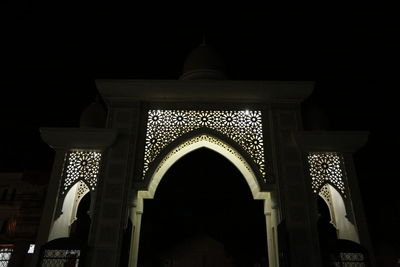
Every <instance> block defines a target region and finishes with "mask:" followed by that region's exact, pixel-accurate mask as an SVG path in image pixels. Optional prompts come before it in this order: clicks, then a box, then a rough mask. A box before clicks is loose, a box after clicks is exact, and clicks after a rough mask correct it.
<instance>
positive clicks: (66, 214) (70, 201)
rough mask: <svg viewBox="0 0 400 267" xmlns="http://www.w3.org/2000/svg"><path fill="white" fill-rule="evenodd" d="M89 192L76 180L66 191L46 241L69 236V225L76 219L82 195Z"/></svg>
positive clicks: (82, 183) (85, 186)
mask: <svg viewBox="0 0 400 267" xmlns="http://www.w3.org/2000/svg"><path fill="white" fill-rule="evenodd" d="M89 192H90V189H89V188H88V187H87V185H86V184H85V183H84V182H83V181H78V182H76V183H75V184H74V185H73V186H72V187H71V188H70V189H69V190H68V192H67V194H66V195H65V198H64V199H63V205H62V210H61V212H62V213H61V215H60V216H59V217H58V218H57V219H56V220H55V221H54V223H53V225H52V227H51V230H50V234H49V239H48V241H51V240H54V239H57V238H62V237H69V235H70V226H71V225H72V224H73V223H74V221H75V220H76V219H77V218H76V214H77V211H78V207H79V204H80V202H81V200H82V199H83V197H84V196H85V195H86V194H87V193H89Z"/></svg>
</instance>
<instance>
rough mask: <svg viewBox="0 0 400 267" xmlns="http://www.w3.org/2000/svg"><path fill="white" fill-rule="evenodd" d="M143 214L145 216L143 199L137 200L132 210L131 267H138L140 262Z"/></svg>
mask: <svg viewBox="0 0 400 267" xmlns="http://www.w3.org/2000/svg"><path fill="white" fill-rule="evenodd" d="M142 214H143V199H142V198H139V199H136V200H135V203H134V205H133V207H132V208H131V219H132V238H131V249H130V253H129V267H136V266H137V262H138V255H139V241H140V227H141V224H142Z"/></svg>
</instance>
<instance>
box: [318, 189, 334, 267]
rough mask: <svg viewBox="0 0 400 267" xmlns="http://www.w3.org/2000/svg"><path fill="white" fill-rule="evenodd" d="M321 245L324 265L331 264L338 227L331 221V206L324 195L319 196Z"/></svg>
mask: <svg viewBox="0 0 400 267" xmlns="http://www.w3.org/2000/svg"><path fill="white" fill-rule="evenodd" d="M317 208H318V222H317V229H318V235H319V245H320V250H321V258H322V263H323V266H330V265H329V264H330V263H329V255H330V253H331V250H332V249H333V248H334V246H335V242H336V241H337V235H336V228H335V227H334V226H333V225H332V223H331V215H330V212H329V207H328V205H327V204H326V202H325V200H323V199H322V197H320V196H318V197H317Z"/></svg>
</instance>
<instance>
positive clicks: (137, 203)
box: [129, 134, 278, 266]
mask: <svg viewBox="0 0 400 267" xmlns="http://www.w3.org/2000/svg"><path fill="white" fill-rule="evenodd" d="M201 148H207V150H209V151H212V152H216V153H218V154H220V155H222V156H223V157H224V158H225V160H228V162H230V163H231V164H233V165H234V166H235V167H236V168H234V169H236V171H239V173H240V174H241V178H242V182H244V181H245V182H244V184H247V188H248V189H249V192H250V195H251V198H250V199H252V200H253V202H254V200H261V203H262V205H263V212H264V216H265V218H264V227H265V228H264V229H266V231H265V232H266V236H265V234H264V235H263V237H264V240H266V241H267V244H268V245H267V249H268V251H266V252H265V259H268V261H269V266H278V262H277V258H278V251H277V247H278V245H277V240H278V238H277V232H276V229H277V210H276V208H275V207H276V206H275V205H274V209H272V204H271V195H270V192H263V191H261V189H260V186H259V184H258V180H257V177H256V175H255V172H254V171H253V169H252V167H251V166H250V165H249V164H248V163H247V161H246V160H245V159H244V158H243V157H242V156H241V155H240V153H238V152H237V151H236V150H235V149H234V148H232V147H231V146H229V145H228V144H227V143H225V142H223V141H221V140H220V139H218V138H215V137H214V136H210V135H207V134H202V135H198V136H195V137H193V138H191V139H189V140H187V141H183V142H182V143H181V144H180V145H178V146H177V147H175V148H174V149H171V150H170V152H169V153H168V154H166V156H165V157H164V158H163V159H162V160H161V161H160V163H159V165H158V166H157V168H155V170H154V171H153V173H152V176H151V179H150V182H149V184H148V187H147V188H146V189H145V190H139V191H138V192H137V193H136V195H135V198H134V202H133V205H132V206H133V207H132V209H131V211H130V218H131V220H132V223H133V230H132V236H133V238H132V240H131V252H130V259H129V266H137V259H138V251H139V237H140V234H141V230H140V229H141V221H142V214H143V211H144V200H145V199H154V196H155V195H156V190H157V188H158V186H159V185H160V183H161V180H162V179H163V178H164V176H165V175H166V173H167V171H168V170H169V169H170V168H171V167H172V166H173V165H174V164H175V163H176V162H178V161H179V160H180V159H181V158H182V157H183V156H185V155H187V154H189V153H190V152H193V151H196V150H199V149H201ZM243 178H244V180H243ZM210 187H211V188H212V184H210ZM214 189H216V188H214ZM216 190H217V191H218V192H217V195H223V194H224V192H225V191H226V190H224V189H219V190H218V189H216ZM186 193H190V190H187V191H186ZM177 196H178V197H179V198H180V200H181V201H182V202H185V199H184V198H183V197H182V195H179V194H177ZM237 212H238V216H242V215H241V212H242V211H237Z"/></svg>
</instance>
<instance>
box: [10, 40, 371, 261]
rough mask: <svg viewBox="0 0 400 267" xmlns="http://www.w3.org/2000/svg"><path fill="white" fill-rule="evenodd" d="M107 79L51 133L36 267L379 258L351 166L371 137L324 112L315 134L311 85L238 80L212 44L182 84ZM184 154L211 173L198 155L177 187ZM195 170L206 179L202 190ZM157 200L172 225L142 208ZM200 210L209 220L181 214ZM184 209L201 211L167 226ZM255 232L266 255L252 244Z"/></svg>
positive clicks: (198, 53) (193, 58)
mask: <svg viewBox="0 0 400 267" xmlns="http://www.w3.org/2000/svg"><path fill="white" fill-rule="evenodd" d="M96 86H97V89H98V97H97V98H96V100H95V101H94V102H93V103H92V104H91V105H90V106H88V108H87V109H85V110H84V112H83V113H82V116H81V119H80V128H41V136H42V138H43V140H44V141H45V142H46V143H47V144H48V145H49V146H50V147H52V148H53V149H54V150H55V152H56V154H55V159H54V165H53V170H52V173H51V177H50V181H49V184H48V188H47V195H46V201H45V203H44V206H43V212H42V215H41V220H40V226H39V229H38V232H37V236H36V242H35V244H36V250H35V253H34V255H33V257H32V259H31V266H45V265H46V264H47V265H46V266H69V265H68V264H70V265H71V266H76V264H78V263H79V266H249V264H252V265H253V266H292V267H294V266H332V264H342V263H344V264H356V265H355V266H374V264H375V263H374V258H373V252H372V246H371V242H370V238H369V234H368V229H367V225H366V222H365V215H364V211H363V205H362V202H361V197H360V192H359V188H358V183H357V177H356V172H355V168H354V163H353V153H354V152H356V151H357V150H358V149H359V148H361V147H362V146H363V145H364V144H365V142H366V141H367V138H368V133H366V132H350V131H341V132H332V131H327V130H325V129H324V122H325V121H324V117H323V116H322V117H318V116H317V117H308V118H307V119H308V121H307V122H308V123H310V125H312V126H311V127H309V128H312V129H314V130H307V131H306V130H304V122H303V119H304V118H302V113H301V105H302V103H303V101H304V100H305V99H307V98H308V97H309V96H310V94H311V93H312V91H313V87H314V83H313V82H305V81H298V82H297V81H290V82H289V81H233V80H229V79H228V75H227V74H226V68H225V65H224V63H223V60H222V59H221V57H220V56H219V54H218V52H217V51H215V50H214V49H213V48H212V47H211V46H210V45H206V44H202V45H200V46H199V47H197V48H196V49H194V50H193V51H192V52H191V53H190V54H189V55H188V57H187V59H186V61H185V63H184V68H183V73H182V75H181V76H180V78H179V79H178V80H96ZM313 114H314V115H315V114H317V112H314V113H313ZM216 155H218V156H220V157H222V158H223V160H225V161H227V162H228V164H231V167H232V168H231V169H234V170H235V171H236V174H232V177H236V176H235V175H237V177H240V178H241V179H239V180H240V181H241V185H240V186H239V185H237V187H235V186H233V180H234V179H233V178H232V179H231V180H229V179H226V178H227V177H225V175H226V174H225V172H222V171H220V170H219V168H221V166H223V164H222V163H221V164H220V165H218V164H215V163H214V162H217V161H218V159H217V156H216ZM187 158H189V159H190V158H191V162H192V163H196V164H197V165H200V166H201V164H203V163H204V164H205V166H202V167H201V169H207V168H208V169H210V170H209V172H204V173H203V172H201V171H202V170H201V169H199V170H197V171H196V169H194V168H195V167H194V166H195V165H196V164H195V165H193V166H192V167H190V168H189V167H187V166H189V165H190V164H191V163H190V162H188V163H187V164H186V165H185V166H183V167H182V168H183V169H184V173H186V176H185V179H183V180H181V181H180V182H179V179H177V181H178V182H175V181H174V182H172V179H173V178H172V176H171V174H170V170H172V169H173V168H174V167H175V166H177V164H179V162H181V161H184V160H185V159H187ZM207 159H212V160H211V161H210V160H209V161H207ZM227 172H228V171H227ZM197 173H202V174H203V176H200V177H204V175H207V176H208V178H209V179H205V178H204V179H200V180H201V182H202V183H199V184H198V185H197V184H196V183H195V182H194V181H195V180H194V179H195V178H196V175H197ZM230 177H231V176H230ZM191 179H192V180H191ZM167 182H168V183H169V187H165V188H167V189H163V186H164V184H165V183H167ZM231 183H232V184H231ZM193 184H196V186H194V187H195V188H197V189H198V190H196V189H192V188H190V186H191V185H193ZM238 184H240V182H238ZM202 186H203V187H202ZM244 187H245V188H246V189H243V190H244V191H246V190H247V191H246V193H243V195H245V196H243V198H241V197H237V196H239V195H240V194H241V193H240V192H242V191H235V188H244ZM199 188H201V190H200V189H199ZM191 198H194V199H195V200H196V201H192V202H191V201H190V200H191ZM223 200H225V202H224V201H223ZM151 201H153V202H151ZM157 203H158V204H157ZM166 203H168V205H166ZM188 203H190V205H188ZM218 203H219V204H220V206H218V205H219V204H218ZM221 203H223V204H224V205H222V204H221ZM232 203H235V204H234V205H233V204H232ZM243 203H247V204H246V205H245V204H243ZM255 203H257V204H255ZM183 204H187V205H186V206H185V207H183V208H181V209H180V208H179V207H180V206H179V205H183ZM152 205H153V208H150V209H149V210H150V211H151V212H153V215H154V216H153V217H156V216H161V218H162V219H164V221H163V223H162V224H159V225H157V223H156V222H154V218H151V216H150V217H148V218H146V217H145V216H146V212H147V211H146V210H147V209H148V208H147V207H151V206H152ZM157 205H161V206H162V208H157V207H156V206H157ZM163 205H164V206H163ZM253 205H254V207H253ZM257 205H258V206H257ZM205 207H206V208H207V209H205ZM253 208H254V212H250V211H252V210H253ZM228 209H229V210H230V211H231V212H226V214H228V215H227V216H228V217H224V218H222V217H221V218H219V217H217V216H218V215H219V213H223V211H225V210H228ZM190 210H191V211H192V212H193V211H197V212H198V211H201V212H200V216H199V215H198V214H197V215H196V216H197V217H193V216H192V217H190V216H187V217H185V216H182V214H185V213H186V212H189V213H190ZM207 211H210V213H212V215H210V216H209V217H208V216H203V215H202V214H205V213H206V212H207ZM219 211H221V212H219ZM175 213H176V214H177V215H176V216H178V217H177V218H178V219H180V220H182V219H185V218H192V219H193V218H196V220H195V221H190V220H189V219H188V222H187V224H185V223H183V224H182V225H181V227H177V226H176V225H177V224H176V222H178V220H177V221H174V222H175V224H172V225H169V227H166V226H167V225H168V218H170V217H173V214H175ZM253 215H254V217H252V216H253ZM165 218H167V220H165ZM210 218H211V219H210ZM216 218H218V219H216ZM226 218H229V219H230V221H229V220H227V219H226ZM152 220H153V222H152ZM160 220H161V219H160ZM254 221H257V223H256V224H254V225H253V224H252V223H254ZM221 222H224V223H223V224H222V226H219V228H218V227H217V226H215V225H217V224H219V223H220V224H221ZM230 222H231V223H230ZM230 224H232V225H234V226H235V227H231V228H229V225H230ZM188 225H191V226H190V227H189V228H190V229H189V228H187V229H186V228H185V227H187V226H188ZM260 225H261V226H260ZM252 228H254V229H252ZM188 229H189V230H188ZM193 229H197V230H196V231H194V230H193ZM250 229H251V230H252V231H250ZM172 230H174V231H181V232H179V233H178V232H177V233H176V234H175V232H174V234H171V233H169V232H171V231H172ZM247 230H248V231H247ZM253 230H254V231H253ZM185 231H187V232H185ZM246 231H247V232H246ZM250 232H251V234H253V232H254V233H255V237H263V238H261V239H260V240H257V242H259V243H257V244H261V245H260V246H259V247H261V248H265V249H264V251H261V252H258V251H257V252H254V249H255V248H254V247H255V246H252V245H251V243H252V242H256V241H254V239H252V240H253V241H252V240H249V239H245V236H246V233H250ZM185 233H186V234H185ZM257 233H259V234H257ZM164 235H165V236H164ZM179 235H181V237H180V238H178V237H179ZM160 236H164V237H165V239H164V240H163V241H160V240H161V239H157V238H158V237H160ZM144 237H146V238H145V239H144ZM175 237H176V238H175ZM239 237H241V238H242V239H239ZM238 240H241V242H238ZM146 242H147V243H146ZM161 242H164V247H163V248H160V249H156V248H154V247H153V246H154V245H155V244H157V245H160V243H161ZM169 244H171V245H169ZM167 248H168V249H167ZM248 248H252V249H248ZM253 248H254V249H253ZM246 249H248V250H246ZM241 251H246V253H242V254H243V255H245V254H246V255H252V256H251V257H249V258H246V256H239V255H241ZM253 252H254V253H253ZM252 253H253V254H252ZM7 255H8V254H7ZM10 257H11V259H12V256H10ZM149 259H152V260H154V261H149ZM10 266H11V260H10ZM333 266H334V265H333Z"/></svg>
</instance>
